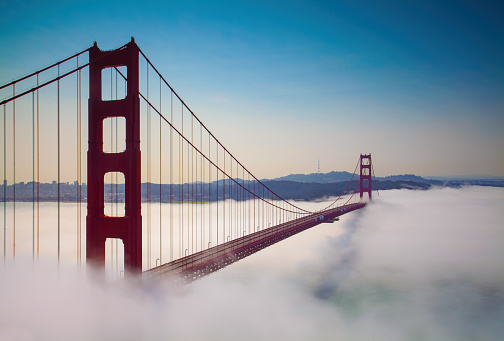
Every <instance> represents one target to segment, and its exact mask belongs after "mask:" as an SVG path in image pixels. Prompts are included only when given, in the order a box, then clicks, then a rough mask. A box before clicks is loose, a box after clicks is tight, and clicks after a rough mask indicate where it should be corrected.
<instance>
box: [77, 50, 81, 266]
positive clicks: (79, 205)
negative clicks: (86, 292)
mask: <svg viewBox="0 0 504 341" xmlns="http://www.w3.org/2000/svg"><path fill="white" fill-rule="evenodd" d="M77 67H79V57H78V56H77ZM81 114H82V113H81V71H80V70H79V71H78V72H77V267H78V268H79V269H80V266H81V259H80V255H81V223H82V222H81V214H82V211H81V167H82V166H81V162H82V160H81V122H82V121H81V119H82V118H81Z"/></svg>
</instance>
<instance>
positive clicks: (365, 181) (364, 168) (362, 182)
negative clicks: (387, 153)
mask: <svg viewBox="0 0 504 341" xmlns="http://www.w3.org/2000/svg"><path fill="white" fill-rule="evenodd" d="M359 187H360V197H361V198H362V197H363V196H364V193H367V194H368V197H369V200H371V154H367V155H366V154H361V156H360V179H359Z"/></svg>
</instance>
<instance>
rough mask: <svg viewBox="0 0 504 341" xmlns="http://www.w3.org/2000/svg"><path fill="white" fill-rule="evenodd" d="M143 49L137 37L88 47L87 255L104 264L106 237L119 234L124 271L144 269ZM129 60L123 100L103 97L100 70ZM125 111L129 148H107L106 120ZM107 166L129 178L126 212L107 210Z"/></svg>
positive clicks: (92, 261)
mask: <svg viewBox="0 0 504 341" xmlns="http://www.w3.org/2000/svg"><path fill="white" fill-rule="evenodd" d="M138 55H139V49H138V46H137V45H136V44H135V41H134V39H133V38H132V39H131V42H130V43H128V44H127V45H126V46H125V47H123V48H120V49H117V50H113V51H101V50H100V49H99V48H98V46H97V44H96V43H95V44H94V46H93V47H92V48H91V49H90V50H89V61H90V63H89V109H88V110H89V114H88V115H89V149H88V154H87V177H88V214H87V218H86V261H87V264H89V265H91V266H97V267H104V266H105V241H106V239H107V238H119V239H121V240H122V241H123V243H124V263H125V264H124V266H125V272H126V273H141V272H142V216H141V197H140V195H141V192H140V190H141V187H140V186H141V185H140V181H141V178H140V170H141V165H140V160H141V159H140V101H139V95H138V94H139V70H138ZM117 66H126V68H127V77H128V79H127V87H126V89H127V94H126V98H124V99H120V100H110V101H104V100H103V99H102V70H103V69H105V68H110V67H117ZM109 117H124V118H125V121H126V150H124V151H123V152H120V153H104V151H103V120H104V119H106V118H109ZM108 172H121V173H123V175H124V179H125V215H124V217H109V216H106V215H105V203H104V181H105V174H106V173H108Z"/></svg>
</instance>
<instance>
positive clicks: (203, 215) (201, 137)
mask: <svg viewBox="0 0 504 341" xmlns="http://www.w3.org/2000/svg"><path fill="white" fill-rule="evenodd" d="M200 150H201V151H203V127H202V126H201V124H200ZM200 160H201V161H200V168H201V169H200V174H201V181H200V192H201V200H200V201H201V233H200V236H201V246H200V249H201V250H203V243H204V241H203V235H204V233H205V232H204V231H205V229H204V228H203V226H204V221H205V206H204V204H203V200H204V199H203V181H204V180H205V177H204V174H203V169H204V168H203V155H202V154H200Z"/></svg>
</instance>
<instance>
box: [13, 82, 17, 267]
mask: <svg viewBox="0 0 504 341" xmlns="http://www.w3.org/2000/svg"><path fill="white" fill-rule="evenodd" d="M15 88H16V85H13V90H12V91H13V93H14V94H15V93H16V91H15ZM12 131H13V135H12V149H13V151H12V157H13V161H14V162H13V173H14V174H13V177H14V178H13V180H12V188H13V191H12V198H13V199H12V205H13V235H12V256H13V258H14V259H16V101H15V100H14V101H12Z"/></svg>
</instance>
